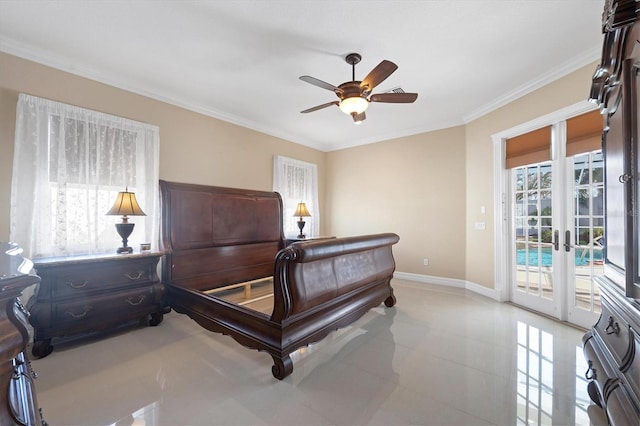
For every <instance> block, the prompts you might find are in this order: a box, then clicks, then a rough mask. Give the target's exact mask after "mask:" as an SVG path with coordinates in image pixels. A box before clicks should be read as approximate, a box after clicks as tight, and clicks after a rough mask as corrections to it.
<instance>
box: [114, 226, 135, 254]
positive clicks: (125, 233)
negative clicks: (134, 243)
mask: <svg viewBox="0 0 640 426" xmlns="http://www.w3.org/2000/svg"><path fill="white" fill-rule="evenodd" d="M134 226H135V223H116V231H118V234H119V235H120V237H121V238H122V247H118V250H116V253H118V254H121V253H133V249H132V248H131V247H129V246H128V245H127V242H128V238H129V235H131V233H132V232H133V227H134Z"/></svg>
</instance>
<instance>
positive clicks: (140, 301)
mask: <svg viewBox="0 0 640 426" xmlns="http://www.w3.org/2000/svg"><path fill="white" fill-rule="evenodd" d="M126 301H127V303H128V304H130V305H131V306H137V305H139V304H141V303H142V302H143V301H144V296H142V295H140V296H138V301H137V302H134V301H133V298H132V297H129V298H127V299H126Z"/></svg>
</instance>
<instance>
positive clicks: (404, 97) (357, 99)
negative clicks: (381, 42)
mask: <svg viewBox="0 0 640 426" xmlns="http://www.w3.org/2000/svg"><path fill="white" fill-rule="evenodd" d="M361 59H362V56H360V55H359V54H358V53H350V54H348V55H347V56H346V57H345V61H346V62H347V63H348V64H349V65H351V68H352V77H351V78H352V81H347V82H345V83H342V84H341V85H339V86H337V87H336V86H334V85H333V84H329V83H326V82H324V81H322V80H318V79H317V78H314V77H311V76H308V75H303V76H302V77H300V80H302V81H306V82H307V83H310V84H313V85H314V86H318V87H321V88H323V89H327V90H331V91H333V92H334V93H335V94H336V95H337V96H338V97H339V98H340V100H339V101H333V102H327V103H326V104H322V105H318V106H315V107H313V108H309V109H305V110H304V111H300V112H301V113H302V114H306V113H308V112H313V111H318V110H319V109H323V108H326V107H329V106H331V105H336V106H338V107H339V108H340V110H341V111H342V112H344V113H345V114H348V115H350V116H351V117H352V118H353V122H354V123H356V124H359V123H361V122H362V121H363V120H364V119H366V118H367V116H366V115H365V110H366V109H367V107H368V106H369V103H370V102H387V103H412V102H414V101H415V100H416V99H417V98H418V94H417V93H404V92H403V93H396V92H392V93H377V94H373V95H371V92H372V91H373V89H374V87H376V86H377V85H378V84H380V83H382V82H383V81H384V80H385V79H386V78H387V77H389V76H390V75H391V74H392V73H393V72H394V71H395V70H397V69H398V66H397V65H396V64H394V63H393V62H391V61H387V60H384V61H382V62H380V63H379V64H378V65H377V66H376V67H375V68H374V69H373V70H371V72H370V73H369V74H368V75H367V76H366V77H365V78H364V80H362V81H357V80H356V64H357V63H358V62H360V60H361ZM369 95H371V96H369Z"/></svg>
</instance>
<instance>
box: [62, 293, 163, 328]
mask: <svg viewBox="0 0 640 426" xmlns="http://www.w3.org/2000/svg"><path fill="white" fill-rule="evenodd" d="M158 286H160V288H161V285H158ZM161 299H162V291H158V289H157V288H155V286H151V287H145V288H140V289H136V290H130V291H123V292H117V293H112V294H109V295H108V296H105V297H102V298H100V299H99V300H92V299H85V300H75V301H73V302H68V303H54V304H52V305H51V309H52V317H53V320H54V321H59V322H61V323H62V322H82V323H88V322H91V321H92V320H96V319H104V318H105V317H106V318H109V315H113V313H117V314H118V315H119V316H123V317H126V316H128V314H129V313H133V312H136V311H138V310H146V309H147V308H148V307H149V306H153V305H157V304H158V303H159V302H160V301H161Z"/></svg>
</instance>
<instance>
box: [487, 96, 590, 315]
mask: <svg viewBox="0 0 640 426" xmlns="http://www.w3.org/2000/svg"><path fill="white" fill-rule="evenodd" d="M597 108H598V107H597V105H595V104H593V103H591V102H589V101H581V102H578V103H576V104H573V105H570V106H568V107H565V108H562V109H559V110H557V111H554V112H552V113H549V114H546V115H543V116H541V117H538V118H536V119H533V120H531V121H528V122H526V123H523V124H519V125H517V126H514V127H511V128H509V129H506V130H503V131H501V132H498V133H495V134H493V135H491V139H492V141H493V186H494V187H493V196H494V200H493V205H494V212H495V214H494V229H495V233H494V258H493V259H494V274H495V277H494V278H495V289H496V293H497V294H498V298H499V300H500V301H502V302H505V301H509V300H511V296H512V295H511V286H510V285H509V284H510V273H511V271H510V267H511V264H512V253H511V250H510V245H509V241H510V223H509V218H510V214H509V210H510V208H511V206H510V205H509V193H508V191H509V190H510V182H509V175H510V172H509V170H507V169H506V168H505V149H506V148H505V146H506V140H507V139H508V138H511V137H514V136H518V135H521V134H523V133H527V132H530V131H532V130H536V129H539V128H541V127H544V126H549V125H554V124H556V123H558V122H561V121H564V120H566V119H568V118H571V117H573V116H576V115H579V114H582V113H586V112H589V111H593V110H595V109H597ZM552 143H553V141H552ZM553 151H554V150H552V152H553ZM552 159H555V158H552ZM562 180H563V181H564V179H562ZM561 293H563V294H557V297H558V301H562V302H563V305H559V306H561V308H560V310H559V312H558V315H557V317H558V319H560V320H566V319H567V308H566V300H567V297H568V296H567V294H566V289H564V290H563V291H562V292H561Z"/></svg>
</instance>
